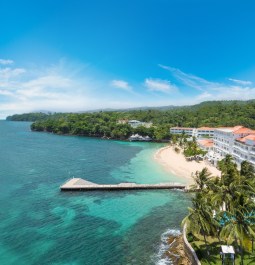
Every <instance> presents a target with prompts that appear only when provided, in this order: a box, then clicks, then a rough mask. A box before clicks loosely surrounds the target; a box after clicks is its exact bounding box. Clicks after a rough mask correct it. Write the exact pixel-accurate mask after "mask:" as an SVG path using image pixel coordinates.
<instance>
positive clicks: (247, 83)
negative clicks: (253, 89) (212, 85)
mask: <svg viewBox="0 0 255 265" xmlns="http://www.w3.org/2000/svg"><path fill="white" fill-rule="evenodd" d="M228 80H230V81H232V82H234V83H236V84H239V85H242V86H249V85H252V82H251V81H245V80H239V79H234V78H229V79H228Z"/></svg>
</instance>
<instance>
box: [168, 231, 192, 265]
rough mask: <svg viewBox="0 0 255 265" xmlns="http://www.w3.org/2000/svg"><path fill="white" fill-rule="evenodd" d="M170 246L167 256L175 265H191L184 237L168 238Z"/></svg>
mask: <svg viewBox="0 0 255 265" xmlns="http://www.w3.org/2000/svg"><path fill="white" fill-rule="evenodd" d="M168 244H169V246H170V247H169V249H168V250H167V251H166V253H165V254H166V256H168V257H169V258H170V259H171V260H172V261H173V264H174V265H191V261H190V260H189V258H188V257H187V255H186V254H185V251H184V243H183V237H182V235H179V236H170V237H169V238H168Z"/></svg>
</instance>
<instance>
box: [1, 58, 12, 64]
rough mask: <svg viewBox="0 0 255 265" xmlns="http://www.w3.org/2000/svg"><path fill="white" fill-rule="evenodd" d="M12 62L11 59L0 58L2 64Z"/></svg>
mask: <svg viewBox="0 0 255 265" xmlns="http://www.w3.org/2000/svg"><path fill="white" fill-rule="evenodd" d="M13 63H14V61H13V60H9V59H7V60H6V59H0V64H2V65H7V64H13Z"/></svg>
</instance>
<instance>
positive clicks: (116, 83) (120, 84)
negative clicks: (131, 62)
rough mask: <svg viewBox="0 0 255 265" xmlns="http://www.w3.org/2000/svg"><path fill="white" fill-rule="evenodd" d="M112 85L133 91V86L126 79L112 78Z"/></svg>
mask: <svg viewBox="0 0 255 265" xmlns="http://www.w3.org/2000/svg"><path fill="white" fill-rule="evenodd" d="M111 85H112V86H113V87H116V88H120V89H123V90H126V91H131V90H132V87H131V86H130V85H129V84H128V82H126V81H124V80H112V81H111Z"/></svg>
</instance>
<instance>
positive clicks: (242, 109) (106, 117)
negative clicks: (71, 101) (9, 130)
mask: <svg viewBox="0 0 255 265" xmlns="http://www.w3.org/2000/svg"><path fill="white" fill-rule="evenodd" d="M132 119H135V120H139V121H143V122H152V123H153V126H152V127H151V128H145V127H143V126H140V127H138V128H132V127H131V126H130V125H128V124H120V123H118V121H119V120H132ZM7 120H9V121H33V122H34V123H32V124H31V129H32V130H34V131H47V132H52V133H56V134H71V135H83V136H95V137H109V138H114V139H127V138H128V137H129V136H130V135H131V134H133V133H139V134H140V135H143V136H146V135H148V136H150V137H152V138H153V139H154V140H167V139H170V137H171V135H170V133H169V128H170V127H173V126H182V127H201V126H209V127H221V126H235V125H243V126H246V127H249V128H251V129H255V100H249V101H208V102H202V103H200V104H197V105H193V106H184V107H171V108H170V109H166V108H164V109H160V108H158V109H157V108H153V109H143V110H116V111H100V112H85V113H48V114H45V113H26V114H20V115H18V114H16V115H13V116H9V117H7Z"/></svg>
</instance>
